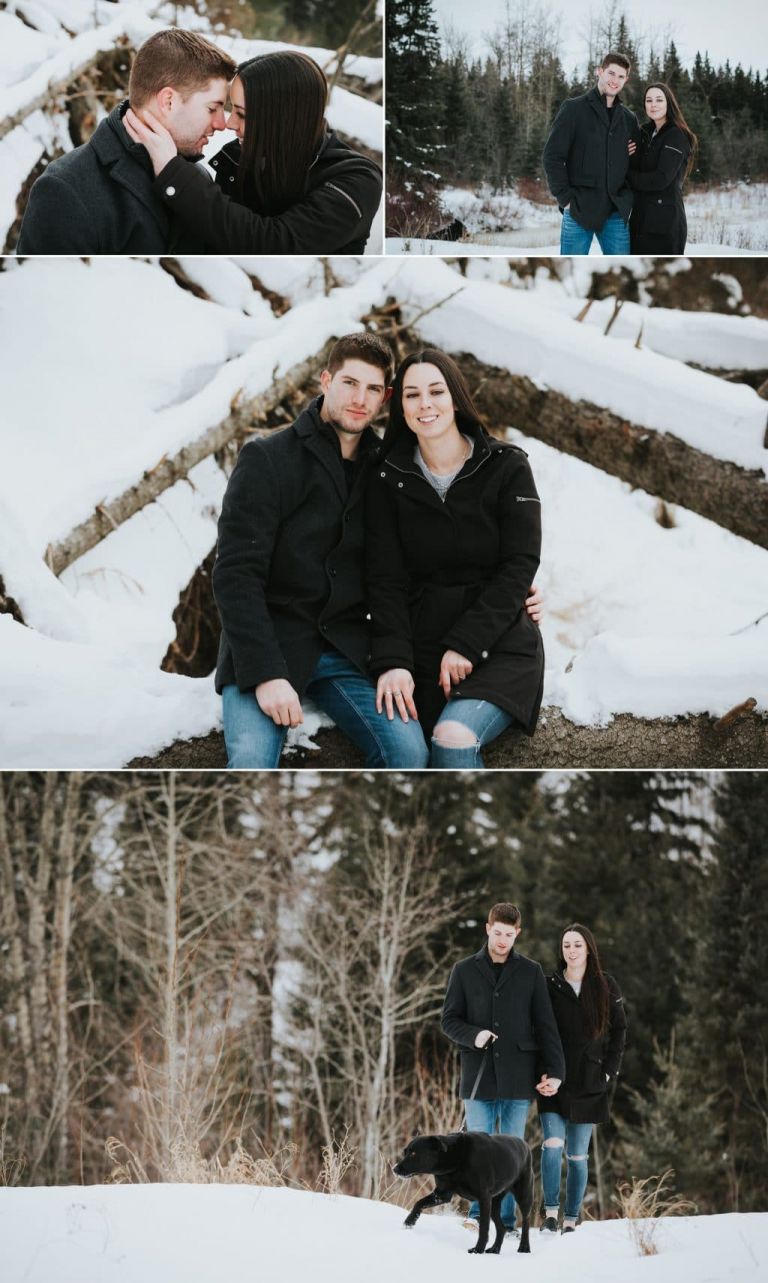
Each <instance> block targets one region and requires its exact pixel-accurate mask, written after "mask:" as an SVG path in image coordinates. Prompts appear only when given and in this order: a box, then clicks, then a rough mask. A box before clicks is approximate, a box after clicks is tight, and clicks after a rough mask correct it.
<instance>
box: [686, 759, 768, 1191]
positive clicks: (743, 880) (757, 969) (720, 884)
mask: <svg viewBox="0 0 768 1283" xmlns="http://www.w3.org/2000/svg"><path fill="white" fill-rule="evenodd" d="M717 810H718V819H719V824H718V828H717V847H716V852H715V854H716V859H715V861H714V863H713V865H712V868H711V870H710V873H709V877H708V878H707V885H706V895H705V899H704V904H703V907H702V912H701V915H700V919H699V930H698V931H697V933H696V942H697V943H696V949H695V952H694V955H693V958H692V960H691V965H690V966H689V967H688V968H687V972H686V976H687V979H686V984H685V989H684V992H685V997H686V999H687V1002H688V1004H689V1006H690V1016H689V1018H688V1019H687V1021H686V1022H685V1025H684V1034H683V1037H682V1038H681V1052H682V1051H683V1050H684V1051H685V1056H686V1062H685V1063H686V1086H687V1091H688V1095H689V1098H690V1099H691V1100H701V1099H702V1098H703V1097H714V1098H715V1100H716V1102H717V1103H716V1107H715V1109H714V1110H713V1111H712V1122H713V1124H714V1127H716V1128H718V1131H719V1135H718V1132H715V1134H714V1135H710V1136H708V1135H707V1133H705V1134H704V1136H703V1137H699V1145H700V1146H701V1144H702V1140H703V1143H704V1153H705V1154H706V1156H707V1160H708V1161H709V1162H711V1163H714V1164H715V1167H716V1168H717V1167H718V1166H719V1167H724V1168H725V1170H726V1172H727V1195H726V1197H723V1193H722V1192H720V1191H719V1190H717V1192H715V1191H713V1194H712V1195H711V1196H710V1199H709V1202H710V1208H711V1210H717V1211H734V1212H735V1211H742V1212H746V1211H752V1210H758V1209H760V1208H761V1207H762V1206H763V1205H764V1200H765V1190H766V1187H768V1022H767V1021H766V1014H767V1013H768V932H766V905H768V851H767V850H766V833H768V781H766V777H765V775H764V774H763V773H762V772H751V771H733V772H729V773H728V774H727V775H726V776H725V777H724V779H723V782H722V783H721V785H720V787H719V789H718V795H717ZM700 1152H701V1150H700ZM702 1156H703V1155H702ZM716 1188H717V1187H716Z"/></svg>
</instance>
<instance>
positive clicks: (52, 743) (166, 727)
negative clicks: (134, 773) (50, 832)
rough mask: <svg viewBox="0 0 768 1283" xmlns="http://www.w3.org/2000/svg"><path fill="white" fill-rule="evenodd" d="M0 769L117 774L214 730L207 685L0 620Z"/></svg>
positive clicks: (126, 655)
mask: <svg viewBox="0 0 768 1283" xmlns="http://www.w3.org/2000/svg"><path fill="white" fill-rule="evenodd" d="M0 651H2V655H3V663H2V665H0V706H2V708H3V717H2V720H1V721H0V761H2V762H4V763H8V764H9V765H10V764H11V763H12V765H13V767H14V768H15V769H16V770H25V769H28V768H35V769H38V770H46V769H50V768H55V767H63V768H67V769H72V768H75V767H77V766H82V765H86V764H87V765H88V766H89V767H92V768H94V769H98V768H100V767H101V768H104V769H109V768H114V767H115V766H116V765H121V766H122V765H124V764H125V762H127V761H129V760H130V758H132V757H134V756H136V755H138V754H141V753H153V752H156V751H158V750H159V749H161V748H163V747H164V746H165V745H166V744H169V743H171V742H172V741H173V740H174V739H177V738H183V739H186V738H188V737H190V736H194V735H205V734H207V733H208V731H209V730H211V728H212V727H215V726H217V725H218V724H219V701H218V698H217V696H216V694H215V691H214V689H213V678H212V677H211V678H198V679H193V678H191V677H179V676H177V675H175V674H173V673H163V672H161V671H160V670H159V669H157V668H156V667H154V665H151V664H147V663H142V662H140V661H138V660H136V659H135V658H134V657H133V655H132V653H131V651H130V648H129V647H125V648H123V647H117V646H115V647H110V648H106V647H103V646H93V645H86V644H82V643H75V642H61V641H52V640H51V639H50V638H48V637H44V636H43V634H42V633H38V632H35V631H34V630H32V629H29V628H24V627H23V625H21V624H17V623H16V622H15V621H14V620H13V619H11V618H10V616H9V615H0Z"/></svg>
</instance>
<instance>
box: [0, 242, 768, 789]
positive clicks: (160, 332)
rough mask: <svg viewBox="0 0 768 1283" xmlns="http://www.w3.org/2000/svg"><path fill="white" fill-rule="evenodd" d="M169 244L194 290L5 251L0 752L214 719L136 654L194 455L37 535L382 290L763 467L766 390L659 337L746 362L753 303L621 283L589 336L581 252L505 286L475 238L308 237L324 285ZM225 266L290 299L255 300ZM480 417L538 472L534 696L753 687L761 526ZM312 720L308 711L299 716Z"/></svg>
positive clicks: (168, 592)
mask: <svg viewBox="0 0 768 1283" xmlns="http://www.w3.org/2000/svg"><path fill="white" fill-rule="evenodd" d="M184 266H185V268H186V270H187V272H188V273H189V274H190V275H191V276H192V278H193V279H194V280H196V281H198V282H199V283H200V284H201V285H203V286H204V287H206V288H207V289H209V290H210V291H211V293H212V295H213V296H214V297H215V299H216V301H215V302H206V301H204V300H201V299H197V298H195V297H194V296H193V295H192V294H191V293H189V292H188V291H185V290H181V289H179V287H178V286H177V285H176V283H175V282H174V281H173V280H172V278H171V277H170V276H169V275H168V274H166V273H165V272H163V271H162V270H161V269H160V268H159V267H158V265H157V264H155V263H148V262H144V261H137V260H131V259H124V258H123V259H113V260H103V261H102V260H97V261H93V262H91V263H90V264H86V263H83V262H81V261H80V260H72V259H58V260H57V259H51V260H41V259H38V260H29V261H27V262H26V263H24V264H21V265H18V264H16V263H15V262H14V264H13V266H12V267H11V268H10V270H8V271H6V272H4V273H2V274H0V321H2V322H4V326H3V328H4V342H3V345H2V348H1V349H0V379H1V380H2V385H3V389H4V415H3V419H2V423H1V424H0V452H2V457H3V459H4V467H3V469H2V472H0V576H1V577H2V579H3V581H4V584H5V589H6V592H7V593H8V594H9V595H10V596H12V597H13V598H14V599H15V600H16V601H17V602H18V603H19V606H20V607H21V610H22V612H23V614H24V618H25V620H26V623H27V624H28V625H29V627H26V628H25V627H23V626H22V625H20V624H17V623H15V622H14V621H13V620H12V619H11V618H10V616H0V654H1V655H2V661H1V662H0V708H2V710H3V715H2V717H0V766H2V767H5V768H9V767H15V768H22V767H40V768H41V767H75V766H94V767H95V766H101V767H110V766H112V767H117V766H121V765H124V764H125V762H127V761H129V760H130V759H131V758H132V757H133V756H136V755H139V754H145V753H151V752H153V751H156V750H157V749H159V748H161V747H162V746H163V745H165V744H167V743H170V742H171V741H172V740H173V739H175V738H177V737H186V736H189V735H193V734H204V733H206V732H207V731H208V730H209V729H211V728H213V727H215V726H217V725H218V719H219V706H218V701H217V700H216V697H215V695H214V693H213V689H212V682H211V680H210V679H209V678H206V679H194V680H193V679H189V678H184V677H179V676H174V675H172V674H167V673H163V672H161V671H160V669H159V665H160V663H161V661H162V658H163V656H164V654H165V652H166V650H167V648H168V646H169V644H170V642H171V641H172V640H173V637H174V635H175V627H174V624H173V621H172V613H173V610H174V609H175V607H176V604H177V602H178V598H179V594H180V592H181V591H182V590H183V588H184V587H185V586H186V584H187V583H188V582H189V579H190V578H191V576H192V575H193V573H194V571H195V569H196V568H197V566H198V565H199V564H200V563H201V561H202V560H203V559H204V557H205V556H206V554H207V553H208V552H209V550H210V549H211V547H212V546H213V544H214V542H215V524H216V518H217V514H218V511H219V509H220V505H221V499H222V495H223V491H224V485H225V477H224V474H223V472H222V471H221V469H220V468H219V466H218V464H217V463H216V462H215V460H214V459H213V458H208V459H206V460H204V461H203V462H201V463H200V464H198V465H197V466H196V467H195V468H194V469H193V470H192V472H191V473H190V475H189V479H188V480H187V481H181V482H179V483H177V484H176V485H175V486H173V487H172V488H170V489H168V490H166V491H165V492H164V493H163V494H162V495H161V496H160V497H159V498H158V499H157V500H156V501H155V502H154V503H152V504H150V505H148V506H147V507H145V508H144V509H143V510H142V511H140V512H138V513H137V514H136V515H134V516H133V517H131V518H130V519H129V520H128V521H126V522H125V523H124V524H123V525H122V526H120V527H119V528H118V529H117V530H115V531H113V532H112V533H111V534H109V535H108V536H107V537H106V538H105V539H103V540H102V541H101V542H100V543H99V544H98V545H97V546H96V547H95V548H94V549H92V550H91V551H90V552H88V553H86V554H85V555H83V556H81V557H80V558H79V559H78V560H77V561H75V562H74V564H72V565H71V566H69V567H68V568H67V569H66V570H65V571H64V572H63V574H62V575H61V576H60V577H59V578H56V577H55V576H54V575H53V574H52V573H51V571H50V570H49V569H48V568H47V566H46V564H45V561H44V555H45V551H46V548H47V546H48V545H49V544H51V543H55V542H57V541H58V540H60V539H62V538H63V537H64V536H65V535H66V534H68V532H69V531H70V530H71V529H72V528H73V527H74V526H75V525H77V524H78V523H79V522H81V521H83V520H85V519H86V518H87V517H88V516H89V514H90V513H91V512H92V511H93V509H94V507H95V506H96V505H97V504H100V503H103V502H109V500H110V499H112V498H114V497H115V496H116V495H118V494H119V493H121V491H122V490H123V489H124V488H125V487H126V486H128V485H130V484H132V483H133V482H135V481H136V480H137V479H138V478H139V477H140V476H141V475H142V473H144V472H145V471H149V470H151V469H152V468H153V467H154V466H155V465H156V463H157V462H158V460H159V459H160V458H161V457H162V456H163V455H164V454H172V453H173V452H174V451H176V450H177V449H179V447H180V446H181V445H184V444H188V443H189V442H191V441H194V440H195V439H196V438H198V437H199V436H201V435H202V434H203V433H204V432H205V431H206V430H208V429H209V428H211V427H213V426H215V425H216V424H217V423H219V422H220V421H221V420H223V419H225V418H226V417H227V415H228V414H229V409H230V405H231V403H232V400H233V398H235V397H237V396H241V397H242V396H244V395H245V396H250V395H254V394H256V393H259V392H261V391H263V390H264V389H266V388H268V387H269V386H270V384H271V382H272V380H273V378H274V376H275V373H277V374H279V373H281V372H284V371H285V370H287V369H288V368H290V367H291V366H292V365H293V364H295V363H296V362H298V361H301V360H303V359H305V358H306V357H309V356H311V355H312V354H313V353H315V352H317V351H318V350H319V349H320V348H321V347H322V345H323V343H324V342H325V341H326V339H328V338H330V337H331V336H332V335H338V334H342V333H347V332H351V331H353V330H356V329H360V328H362V323H361V320H360V318H361V317H362V316H364V315H365V314H366V313H368V312H369V310H370V308H371V307H372V306H376V305H378V304H381V303H383V302H384V301H385V300H386V299H387V298H388V297H390V296H392V295H393V294H394V295H396V296H397V297H398V298H399V299H400V300H401V301H402V302H403V304H404V310H405V316H406V319H408V317H410V316H415V315H419V314H420V313H422V312H425V309H430V308H431V309H433V310H429V311H427V312H426V314H425V315H423V316H422V317H421V319H420V321H419V322H418V329H419V333H420V336H421V337H422V338H423V339H424V341H426V342H432V343H435V344H439V345H443V346H445V347H446V348H448V349H449V350H451V349H452V350H454V351H466V350H468V349H469V350H471V351H473V352H475V353H476V354H477V355H478V357H480V358H481V359H482V360H485V361H488V362H489V363H491V364H494V365H498V366H500V367H502V368H508V369H510V370H511V371H513V372H516V373H521V374H527V375H528V377H529V378H531V379H533V380H534V381H535V382H536V383H537V384H538V385H539V386H542V387H552V388H558V389H561V390H562V391H563V392H564V393H566V394H567V395H570V396H572V397H574V398H579V397H585V398H587V399H589V400H591V401H593V402H595V401H596V402H597V403H599V404H602V405H605V406H608V407H610V408H612V409H613V410H614V411H615V412H616V413H618V414H621V415H623V416H624V417H625V418H627V419H628V420H629V421H631V422H634V423H638V424H641V425H646V426H647V427H648V429H649V430H651V431H658V432H663V431H670V432H673V433H674V434H675V435H676V436H678V437H681V438H682V439H684V440H688V441H690V442H691V443H692V444H695V445H696V446H697V448H698V449H700V450H703V451H705V452H708V453H710V454H712V455H713V456H714V457H717V458H723V459H731V460H734V461H736V462H738V463H741V464H742V465H743V466H746V467H751V468H753V469H760V470H763V471H766V469H767V466H768V451H766V450H765V448H764V446H763V433H764V430H765V421H766V403H765V401H762V400H761V399H760V398H759V397H758V396H757V394H756V393H755V392H753V391H752V389H750V388H748V387H745V386H743V385H742V386H740V385H734V384H730V383H726V382H724V381H722V380H720V379H717V378H716V377H714V376H712V375H708V374H704V373H702V372H701V371H698V370H693V369H691V368H689V367H688V366H687V365H685V364H683V362H685V361H695V360H698V361H699V362H700V363H701V364H704V365H709V364H715V363H716V360H715V354H716V353H717V354H719V360H720V362H721V363H722V364H724V365H725V366H728V365H730V364H734V365H739V364H742V365H744V364H746V365H748V364H750V363H754V364H755V365H756V367H757V368H759V363H760V359H761V358H760V353H761V346H764V345H765V342H766V335H768V322H765V321H761V320H758V319H756V318H753V317H743V316H730V315H722V314H716V313H713V314H707V315H699V316H696V317H688V316H686V315H685V314H684V313H676V312H674V311H672V310H671V309H650V308H645V307H641V306H639V305H632V307H631V308H630V307H629V305H627V307H628V308H629V310H628V311H627V312H626V314H625V313H622V316H621V317H620V318H619V322H623V323H624V324H625V329H623V330H620V328H619V322H617V324H616V326H614V328H613V329H612V331H611V334H610V335H609V336H608V337H606V336H605V335H604V334H603V333H602V320H603V315H602V312H604V309H605V308H606V307H607V306H608V305H607V304H599V305H598V304H595V306H594V307H593V309H592V311H591V312H590V314H589V317H588V318H587V320H588V321H589V320H590V318H591V317H592V312H594V313H595V320H594V324H591V323H590V324H587V323H586V322H585V323H581V324H580V323H577V322H576V321H575V320H574V317H575V315H576V313H577V312H578V311H579V310H580V307H581V302H580V297H579V296H580V291H581V290H582V289H586V276H585V275H584V274H583V273H582V270H581V269H579V270H578V271H574V273H573V274H571V275H569V276H568V277H567V278H566V279H564V280H563V281H560V282H558V281H552V280H551V279H549V276H548V273H547V272H546V271H545V270H544V269H543V268H542V270H541V271H540V272H539V273H537V274H536V276H535V278H534V279H533V280H528V281H527V282H526V283H525V288H520V284H521V283H520V282H519V281H518V288H510V285H509V284H503V283H501V282H500V281H499V280H498V279H496V278H497V277H498V276H499V275H500V274H502V271H503V264H502V263H501V262H500V261H498V260H497V261H486V262H485V263H483V262H482V261H478V262H477V263H476V264H473V269H474V270H473V271H472V272H470V273H469V278H465V277H462V276H461V275H460V273H459V272H458V271H457V270H456V268H455V267H454V266H451V265H449V264H448V263H443V262H424V261H418V260H404V261H399V262H396V261H393V260H391V259H390V260H387V259H384V260H378V261H375V260H371V259H338V260H332V261H331V267H332V269H333V271H334V273H335V275H336V277H337V279H338V280H339V282H340V284H339V286H338V288H335V289H333V290H332V291H331V293H330V296H329V297H326V296H325V277H324V272H323V267H322V264H320V263H319V262H318V261H317V260H315V259H311V258H309V259H296V260H281V259H279V258H277V259H276V258H272V259H258V258H254V257H243V258H240V259H237V260H226V259H221V260H217V261H216V264H215V271H213V272H212V271H211V262H210V260H206V259H201V260H185V262H184ZM684 266H685V263H684V261H681V263H680V264H675V265H673V268H674V270H679V269H680V268H682V269H683V270H684ZM506 270H507V271H508V270H509V269H508V266H507V269H506ZM633 270H636V271H637V272H638V275H642V272H643V270H644V265H643V264H642V263H641V262H640V261H638V260H635V262H634V268H633ZM248 274H251V275H254V276H256V277H258V278H259V279H260V280H261V281H262V283H263V285H264V286H265V287H266V288H268V289H270V290H274V291H276V292H278V293H280V294H281V295H283V296H284V297H286V298H287V299H288V300H289V301H290V302H291V303H292V306H291V307H290V309H289V311H288V312H286V313H285V315H283V316H281V317H278V316H276V315H274V314H273V312H272V310H271V308H270V307H269V305H268V304H267V302H266V301H265V299H264V298H263V297H262V295H261V294H259V293H258V292H256V291H254V289H253V286H252V283H251V281H250V279H249V275H248ZM735 293H736V292H735ZM450 295H454V297H449V296H450ZM734 296H735V294H734ZM434 304H439V306H433V305H434ZM94 318H97V323H94ZM127 318H129V320H127ZM640 320H643V321H644V323H645V325H646V334H647V340H646V342H645V344H644V347H643V348H642V349H640V350H638V349H637V348H636V347H635V338H636V326H637V324H638V323H639V321H640ZM652 349H655V350H652ZM40 353H45V377H44V378H41V377H40ZM493 426H494V427H495V428H497V429H508V430H509V431H510V432H511V434H512V439H514V440H516V441H517V442H518V443H519V444H521V445H523V447H524V448H525V449H526V450H527V451H528V453H529V456H530V459H531V464H532V467H533V470H534V475H535V477H536V480H537V484H538V487H539V491H540V493H541V497H542V503H543V518H544V553H543V558H542V566H541V570H540V573H539V582H540V583H541V584H542V586H543V588H544V591H545V595H546V604H547V613H546V618H545V622H544V627H543V632H544V641H545V647H546V652H547V660H548V665H547V677H546V690H545V705H550V706H555V707H560V708H562V709H563V711H564V712H565V713H566V714H567V715H568V716H570V717H571V718H572V719H573V720H575V721H579V722H584V723H589V724H602V723H605V722H607V721H609V720H610V718H611V716H613V715H615V714H617V713H620V712H632V713H635V714H637V715H640V716H664V715H674V714H677V713H697V712H710V713H712V714H715V715H721V714H722V713H725V712H726V711H727V710H728V709H729V708H731V707H733V706H734V705H735V704H737V703H740V702H741V701H743V700H745V699H747V698H749V697H754V698H756V699H757V700H758V705H759V707H760V708H765V707H766V706H768V644H767V643H768V621H764V622H763V623H762V624H761V625H756V626H754V627H750V625H752V623H753V621H755V620H757V619H758V617H759V616H761V615H762V614H763V613H764V611H765V584H766V583H768V552H767V551H766V550H764V549H762V548H758V547H756V546H755V545H753V544H750V543H748V542H747V541H746V540H744V539H740V538H738V537H736V536H735V535H732V534H730V533H729V532H728V531H726V530H723V529H722V528H720V527H719V526H717V525H715V524H714V523H712V522H710V521H707V520H705V519H704V518H702V517H699V516H697V515H696V514H694V513H691V512H687V511H685V510H682V509H673V510H672V511H673V519H674V525H673V527H672V528H670V529H668V528H666V527H665V526H662V525H660V524H659V522H658V521H657V519H656V507H657V500H656V498H655V497H652V496H649V495H646V494H644V493H643V492H642V491H637V490H635V491H633V490H632V489H631V488H630V487H629V486H628V485H626V484H624V483H623V482H621V481H618V480H617V479H616V478H614V477H611V476H609V475H607V474H605V473H603V472H601V471H600V470H599V469H596V468H593V467H591V466H590V465H588V464H586V463H583V462H581V461H580V460H578V459H575V458H573V457H571V456H569V455H567V454H562V453H560V452H558V451H557V450H555V449H553V448H552V447H551V446H546V445H544V444H543V443H541V442H539V441H537V440H535V439H532V438H530V437H529V438H525V437H523V436H522V435H520V434H516V433H515V432H514V424H512V423H499V424H494V425H493ZM317 725H318V721H317V718H316V717H315V716H314V715H312V717H311V718H310V719H308V722H307V723H306V724H305V727H304V730H303V734H302V741H303V742H306V741H307V736H308V735H309V734H311V733H312V732H313V730H314V729H315V728H316V727H317Z"/></svg>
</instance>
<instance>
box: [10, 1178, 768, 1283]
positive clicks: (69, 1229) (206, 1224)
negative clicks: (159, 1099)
mask: <svg viewBox="0 0 768 1283" xmlns="http://www.w3.org/2000/svg"><path fill="white" fill-rule="evenodd" d="M403 1219H404V1213H403V1210H402V1209H401V1208H399V1207H394V1206H392V1205H390V1204H386V1203H375V1202H370V1201H368V1200H366V1199H362V1198H348V1197H345V1196H338V1197H333V1196H331V1195H328V1194H314V1193H309V1192H304V1191H299V1190H288V1189H267V1188H257V1187H254V1186H245V1185H234V1186H232V1185H133V1186H125V1185H118V1186H114V1185H93V1186H86V1187H82V1186H70V1187H65V1188H55V1187H53V1188H38V1189H2V1190H0V1236H1V1237H2V1243H3V1283H54V1281H55V1283H160V1281H161V1280H162V1283H212V1281H213V1280H215V1279H226V1278H232V1279H243V1278H248V1279H256V1278H259V1279H285V1280H286V1283H298V1280H299V1279H300V1278H311V1279H312V1280H313V1283H359V1280H360V1279H361V1278H364V1279H365V1280H366V1283H390V1281H391V1280H392V1278H404V1279H415V1278H419V1279H425V1278H426V1279H439V1280H440V1283H465V1280H466V1279H467V1278H468V1277H469V1276H470V1275H472V1276H473V1277H474V1276H475V1275H476V1274H477V1275H479V1274H481V1273H482V1275H483V1277H484V1278H485V1277H488V1278H493V1279H499V1280H501V1279H505V1280H506V1279H510V1278H514V1279H519V1280H528V1281H529V1283H563V1280H567V1281H568V1283H615V1281H616V1279H617V1278H621V1279H622V1283H681V1280H683V1279H689V1280H691V1281H692V1283H762V1280H764V1279H765V1277H766V1273H767V1272H768V1213H757V1212H755V1213H751V1214H746V1215H737V1214H730V1215H721V1216H699V1217H681V1218H675V1219H668V1220H665V1221H663V1222H661V1223H660V1225H659V1228H658V1231H657V1246H658V1252H657V1254H656V1255H654V1256H640V1255H639V1254H638V1252H637V1248H636V1247H635V1246H634V1244H633V1242H632V1240H631V1238H630V1234H629V1231H628V1225H627V1222H626V1221H619V1220H615V1221H602V1222H587V1223H585V1224H583V1225H581V1226H580V1227H579V1229H578V1230H577V1231H576V1233H575V1234H569V1235H566V1236H565V1237H560V1236H557V1237H555V1236H550V1235H547V1236H546V1238H545V1237H544V1236H543V1235H542V1234H541V1233H540V1232H539V1230H538V1229H534V1230H533V1232H532V1234H531V1253H530V1255H524V1254H520V1253H518V1252H517V1242H516V1241H515V1240H513V1239H509V1238H507V1239H506V1241H505V1243H504V1246H503V1248H502V1251H501V1255H500V1256H498V1257H493V1256H492V1257H491V1258H490V1260H488V1261H486V1260H485V1259H484V1258H483V1261H482V1263H481V1262H480V1261H479V1260H478V1259H475V1258H473V1257H470V1258H469V1259H467V1248H468V1246H469V1245H471V1243H472V1242H473V1237H470V1235H469V1234H468V1233H467V1231H466V1230H465V1229H463V1228H462V1225H461V1222H460V1220H459V1218H458V1216H457V1215H456V1214H455V1212H451V1211H440V1212H431V1213H430V1212H428V1213H425V1214H424V1215H423V1216H422V1218H421V1220H420V1221H419V1222H418V1224H417V1225H416V1227H415V1228H414V1229H413V1230H410V1231H409V1230H406V1229H405V1228H404V1227H403V1223H402V1222H403Z"/></svg>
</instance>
